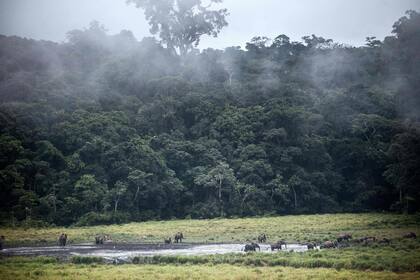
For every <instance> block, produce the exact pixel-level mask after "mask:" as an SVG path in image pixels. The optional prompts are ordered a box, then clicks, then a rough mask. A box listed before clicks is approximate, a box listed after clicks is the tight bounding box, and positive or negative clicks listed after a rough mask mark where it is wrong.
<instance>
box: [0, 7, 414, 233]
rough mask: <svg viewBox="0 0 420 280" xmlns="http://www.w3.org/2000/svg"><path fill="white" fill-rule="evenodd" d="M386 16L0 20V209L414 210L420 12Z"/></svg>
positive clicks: (140, 214) (7, 215)
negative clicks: (36, 35)
mask: <svg viewBox="0 0 420 280" xmlns="http://www.w3.org/2000/svg"><path fill="white" fill-rule="evenodd" d="M133 2H135V1H133ZM137 2H141V1H137ZM151 21H153V18H151ZM216 21H217V24H218V25H217V26H213V28H215V29H216V30H217V29H220V28H222V27H223V26H224V25H225V24H226V23H225V22H223V18H217V20H216ZM216 21H215V22H216ZM152 29H153V26H152ZM390 30H392V35H391V36H388V37H386V38H385V39H384V40H378V39H377V38H375V37H368V38H367V39H366V44H365V45H364V46H358V47H355V46H349V45H345V44H340V43H337V42H334V41H333V40H331V39H326V38H323V37H320V36H316V35H310V36H305V37H303V38H302V41H292V40H291V39H290V38H289V37H288V36H287V35H284V34H281V30H280V31H279V34H280V35H279V36H277V37H276V38H266V37H262V36H261V37H254V38H252V39H251V40H250V42H248V43H247V44H246V47H245V48H240V47H228V48H226V49H224V50H217V49H204V50H199V49H197V48H195V46H194V45H193V47H192V48H183V49H181V48H180V49H178V50H174V48H170V44H169V43H168V42H166V44H162V42H161V41H158V40H157V39H156V38H154V37H146V38H143V39H141V40H137V39H136V38H135V37H134V36H133V34H132V33H131V32H130V31H127V30H124V31H121V32H120V33H119V34H109V32H108V31H107V30H106V28H105V27H104V26H102V25H101V24H100V23H98V22H92V23H91V25H90V26H89V27H87V28H86V29H83V30H72V31H70V32H68V34H67V40H66V41H65V42H62V43H54V42H50V41H36V40H32V39H27V38H20V37H16V36H3V35H0V188H1V196H0V222H1V224H2V225H24V224H27V225H30V226H43V225H77V226H85V225H97V224H113V223H124V222H130V221H146V220H168V219H175V218H177V219H178V218H182V219H184V218H186V219H190V218H194V219H202V218H216V217H248V216H263V215H285V214H312V213H336V212H354V213H359V212H378V211H392V212H403V213H414V212H417V211H419V210H420V209H419V207H420V92H419V89H420V72H419V69H420V51H419V50H420V13H418V12H416V11H412V10H411V11H408V12H407V14H406V15H405V16H403V17H401V18H400V19H399V20H397V21H396V22H395V24H394V25H393V26H391V27H390ZM209 32H211V30H205V31H203V33H209ZM194 40H195V39H194V38H193V39H192V41H191V42H195V41H194ZM190 45H191V44H190Z"/></svg>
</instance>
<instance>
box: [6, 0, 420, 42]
mask: <svg viewBox="0 0 420 280" xmlns="http://www.w3.org/2000/svg"><path fill="white" fill-rule="evenodd" d="M219 6H223V7H225V8H227V9H228V10H229V12H230V15H229V17H228V21H229V26H228V27H227V28H225V29H224V30H223V31H222V32H221V34H219V36H218V38H210V37H203V40H202V42H201V44H200V48H201V49H204V48H208V47H211V48H217V49H223V48H226V47H230V46H242V47H244V46H245V43H246V42H248V41H249V40H250V39H251V38H252V37H254V36H267V37H270V38H273V37H275V36H277V35H278V34H287V35H288V36H289V37H290V38H291V39H292V40H294V41H297V40H300V38H301V37H303V36H305V35H308V34H317V35H318V36H323V37H325V38H331V39H333V40H334V41H336V42H340V43H344V44H349V45H354V46H361V45H363V44H364V42H365V38H366V37H367V36H376V37H377V38H379V39H383V38H384V37H386V36H388V35H390V28H389V27H390V26H392V24H393V23H394V21H395V19H397V18H399V17H400V16H401V15H402V14H403V13H404V12H405V11H406V10H409V9H414V10H419V9H420V3H419V1H416V0H399V1H392V0H372V1H363V0H356V1H351V2H349V1H345V0H338V1H327V0H316V1H313V0H312V1H311V0H301V1H287V0H281V1H278V0H263V1H237V0H225V1H224V3H223V4H222V5H219ZM92 21H98V22H100V23H101V24H103V25H104V26H105V27H106V28H107V29H108V30H109V31H110V33H112V34H114V33H118V32H120V31H121V30H130V31H132V32H133V34H134V36H135V37H136V38H137V39H139V40H141V38H143V37H146V36H149V35H150V33H149V27H148V24H147V22H146V20H145V19H144V16H143V13H142V11H141V10H136V9H133V5H127V4H126V1H125V0H117V1H114V0H103V1H99V0H93V1H83V0H75V1H53V0H39V1H30V0H2V1H0V34H4V35H17V36H21V37H27V38H32V39H38V40H51V41H55V42H62V41H64V40H66V32H68V31H69V30H74V29H82V28H85V27H87V26H88V25H89V23H90V22H92ZM244 21H245V22H246V24H244Z"/></svg>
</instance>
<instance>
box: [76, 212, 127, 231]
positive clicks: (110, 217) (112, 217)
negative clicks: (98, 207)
mask: <svg viewBox="0 0 420 280" xmlns="http://www.w3.org/2000/svg"><path fill="white" fill-rule="evenodd" d="M128 221H129V216H128V215H127V214H125V213H115V214H114V213H104V214H100V213H95V212H89V213H87V214H85V215H83V216H82V217H81V218H80V219H79V221H78V222H77V223H76V224H75V226H79V227H83V226H97V225H111V224H122V223H126V222H128Z"/></svg>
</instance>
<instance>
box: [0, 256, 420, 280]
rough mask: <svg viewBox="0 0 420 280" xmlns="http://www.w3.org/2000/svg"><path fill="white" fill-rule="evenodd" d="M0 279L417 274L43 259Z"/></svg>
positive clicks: (1, 266)
mask: <svg viewBox="0 0 420 280" xmlns="http://www.w3.org/2000/svg"><path fill="white" fill-rule="evenodd" d="M0 277H1V279H4V280H7V279H16V280H19V279H25V280H26V279H45V280H47V279H285V280H287V279H419V278H420V273H419V272H405V273H395V272H390V271H380V272H374V271H357V270H337V269H331V268H312V269H308V268H291V267H250V266H236V265H229V264H221V265H120V266H113V265H103V264H88V265H76V264H69V263H66V264H63V263H58V262H54V261H47V259H45V258H44V259H42V258H41V259H39V258H37V259H27V258H10V259H6V260H5V259H3V260H1V261H0Z"/></svg>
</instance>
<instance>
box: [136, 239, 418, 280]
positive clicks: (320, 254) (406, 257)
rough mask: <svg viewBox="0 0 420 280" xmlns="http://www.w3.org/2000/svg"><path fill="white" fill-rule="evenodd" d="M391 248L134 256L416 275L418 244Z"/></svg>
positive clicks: (142, 259)
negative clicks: (411, 273) (413, 273)
mask: <svg viewBox="0 0 420 280" xmlns="http://www.w3.org/2000/svg"><path fill="white" fill-rule="evenodd" d="M394 246H395V247H399V248H395V247H392V246H380V247H351V248H345V249H339V250H338V249H330V250H322V251H310V252H305V253H297V252H279V253H275V254H260V253H249V254H245V255H242V254H230V255H211V256H195V257H191V256H154V257H148V258H147V257H136V258H134V260H133V262H134V263H138V264H178V265H184V264H190V265H193V264H201V265H203V264H206V265H220V264H230V265H242V266H255V267H262V266H263V267H270V266H287V267H294V268H335V269H352V270H372V271H385V270H387V271H394V272H415V271H418V272H420V242H418V241H408V242H405V241H400V242H398V243H396V244H394Z"/></svg>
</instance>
